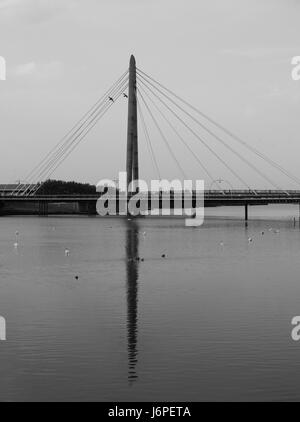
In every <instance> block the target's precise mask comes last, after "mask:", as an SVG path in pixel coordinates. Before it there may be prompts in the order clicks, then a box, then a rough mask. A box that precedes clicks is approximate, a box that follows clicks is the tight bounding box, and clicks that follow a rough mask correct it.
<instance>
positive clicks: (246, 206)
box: [245, 204, 249, 223]
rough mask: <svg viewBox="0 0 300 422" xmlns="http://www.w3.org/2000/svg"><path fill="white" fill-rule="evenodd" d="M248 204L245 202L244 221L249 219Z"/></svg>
mask: <svg viewBox="0 0 300 422" xmlns="http://www.w3.org/2000/svg"><path fill="white" fill-rule="evenodd" d="M248 211H249V210H248V204H245V222H246V223H247V222H248V220H249V213H248Z"/></svg>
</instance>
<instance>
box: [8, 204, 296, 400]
mask: <svg viewBox="0 0 300 422" xmlns="http://www.w3.org/2000/svg"><path fill="white" fill-rule="evenodd" d="M223 211H224V210H223ZM223 211H222V209H218V210H210V211H208V213H207V214H209V218H207V219H206V221H205V224H204V226H203V227H200V228H186V227H185V226H184V221H183V220H180V219H138V220H134V221H127V219H117V218H108V219H101V218H85V217H81V218H80V217H66V218H63V217H57V218H55V217H51V218H35V217H32V218H31V217H24V218H23V217H15V218H13V217H3V218H0V274H1V278H0V315H2V316H3V317H5V318H6V321H7V341H6V342H0V373H1V377H0V400H1V401H15V400H18V401H33V400H34V401H36V400H37V401H42V400H55V401H56V400H62V401H69V400H71V401H76V400H78V401H90V400H93V401H94V400H101V401H126V400H131V401H140V400H145V401H147V400H148V401H170V400H172V401H176V400H179V401H189V400H194V401H202V400H300V343H295V342H293V341H292V339H291V330H292V326H291V319H292V317H293V316H296V315H300V230H299V225H298V220H297V224H296V226H295V225H294V222H293V218H294V217H297V219H298V207H287V208H282V207H281V208H280V207H269V208H266V207H260V208H259V209H258V208H256V209H255V210H254V209H252V208H251V209H250V217H251V216H252V218H253V220H252V221H249V224H248V227H245V224H244V222H243V221H242V220H240V219H239V216H242V215H243V209H240V210H238V209H234V210H230V209H225V214H226V217H227V218H226V219H223V218H222V219H221V218H219V217H218V216H221V215H224V213H223ZM213 215H215V217H214V216H213ZM16 231H19V236H18V237H17V238H16V236H15V232H16ZM262 232H264V235H263V234H262ZM250 237H251V238H252V239H253V241H252V242H249V238H250ZM16 241H18V243H19V246H18V247H17V248H16V247H15V246H14V243H15V242H16ZM66 249H69V250H70V254H69V256H66V254H65V250H66ZM163 254H165V255H166V258H162V255H163ZM136 257H140V258H142V259H143V261H142V260H140V261H137V260H136ZM76 277H78V280H77V279H76Z"/></svg>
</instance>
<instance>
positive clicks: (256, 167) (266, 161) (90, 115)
mask: <svg viewBox="0 0 300 422" xmlns="http://www.w3.org/2000/svg"><path fill="white" fill-rule="evenodd" d="M127 90H128V93H126V92H127ZM120 98H122V99H123V100H124V99H125V100H126V101H128V129H127V154H126V172H127V186H126V187H125V189H127V191H128V194H129V196H130V195H131V194H134V193H138V192H139V187H140V185H139V176H140V170H141V168H140V161H139V137H138V123H139V122H140V125H141V129H142V130H143V132H144V137H145V140H146V145H147V148H148V153H149V154H148V156H147V160H149V162H151V163H152V165H153V170H154V171H155V173H156V177H155V178H154V179H155V180H160V181H161V180H163V177H162V169H161V167H160V166H159V161H160V160H159V159H158V158H160V157H161V153H159V156H157V155H156V154H155V150H154V148H153V143H152V141H151V137H150V131H149V126H148V125H147V119H146V118H145V114H144V113H145V112H146V113H147V117H148V118H149V120H150V121H151V125H152V126H153V127H154V129H155V130H156V133H157V136H158V137H159V138H161V140H162V146H163V148H164V149H165V151H167V152H168V159H169V161H170V162H171V161H172V163H173V164H175V166H176V168H177V173H178V174H180V180H190V179H191V178H190V177H187V175H186V172H185V170H184V168H183V166H182V155H181V156H180V157H179V156H178V154H176V153H175V146H176V145H175V139H176V142H177V143H178V145H179V144H180V146H181V148H185V150H186V153H187V154H189V157H190V158H191V159H192V160H193V161H194V163H195V164H196V163H197V165H199V167H200V172H199V173H198V174H199V177H197V178H198V179H201V180H204V181H205V185H206V186H211V187H212V186H213V184H214V183H215V182H216V181H226V183H227V184H228V186H230V187H231V188H232V189H231V190H222V189H220V190H214V191H213V190H209V191H206V192H205V195H204V200H205V203H204V206H206V207H210V206H211V207H217V206H243V207H244V208H245V219H246V220H247V219H248V207H249V206H250V205H268V204H300V190H286V189H283V188H281V187H280V186H278V184H277V183H276V181H275V180H274V179H273V176H272V177H271V174H273V172H275V171H276V172H277V176H279V175H280V180H283V178H285V180H286V181H289V183H291V182H292V183H294V184H295V185H297V189H299V187H300V178H298V177H297V176H295V175H293V174H292V173H291V172H290V171H288V170H286V169H285V168H283V167H282V166H281V165H280V164H278V163H276V162H275V161H273V160H272V159H271V158H270V157H269V155H268V154H263V153H261V152H260V151H258V150H257V149H256V148H255V147H254V146H252V145H251V144H248V143H247V142H245V141H244V140H243V139H241V138H240V137H239V136H237V135H235V134H234V133H233V132H231V131H230V130H228V129H226V128H225V127H224V126H223V125H221V124H219V123H218V122H216V121H215V120H214V119H212V118H210V117H209V116H207V115H206V114H205V113H203V112H202V111H200V110H199V109H197V108H195V107H194V106H192V105H191V104H189V103H188V102H187V101H185V100H183V99H182V98H181V97H179V96H178V95H176V94H175V93H174V92H173V91H171V90H170V89H168V88H166V87H165V86H164V85H162V84H161V83H159V82H158V81H156V80H155V79H154V78H153V77H151V76H149V75H148V74H147V73H145V72H144V71H142V70H141V69H139V68H137V67H136V61H135V58H134V57H133V56H131V59H130V65H129V69H128V70H127V71H126V72H125V73H124V74H123V75H122V76H121V77H120V78H119V79H118V80H117V81H116V82H115V84H113V86H112V87H111V88H110V89H109V90H108V91H107V92H106V93H105V94H104V95H103V96H102V97H101V98H100V99H99V100H98V101H97V102H96V103H95V104H94V106H93V107H92V108H91V109H90V110H89V111H88V112H87V113H86V114H85V115H84V116H83V117H82V119H81V120H80V121H79V122H78V123H77V124H76V125H75V126H74V127H73V128H72V129H71V131H70V132H68V133H67V135H66V136H65V137H64V138H62V140H61V141H60V142H59V143H58V144H57V145H56V146H55V147H54V148H53V149H52V150H51V151H50V152H49V153H48V154H47V155H46V156H45V157H44V159H43V160H42V161H41V162H40V163H39V164H38V165H37V166H36V167H35V168H34V169H33V170H32V171H31V172H30V173H29V174H28V175H27V176H26V177H25V179H24V180H26V183H20V184H19V185H17V186H16V187H15V189H14V190H13V192H11V193H10V194H9V195H5V196H3V197H0V214H2V215H3V214H6V213H13V210H14V209H17V210H18V213H22V212H24V213H33V214H39V215H48V214H49V212H50V213H51V211H49V207H50V205H51V204H66V203H69V204H70V203H74V204H76V210H77V212H78V213H83V214H95V213H96V201H97V199H98V197H99V195H72V196H69V195H62V196H58V195H39V192H40V193H42V191H40V189H41V188H42V187H43V184H44V181H45V180H48V179H49V178H50V177H51V175H52V174H53V173H54V172H55V171H56V169H58V168H59V167H60V166H61V165H62V163H63V162H64V161H65V160H66V159H67V158H68V156H69V155H70V154H71V153H72V151H73V150H74V149H75V148H77V147H78V145H79V144H80V143H81V142H82V141H83V139H85V138H86V136H87V135H88V134H89V133H90V131H91V130H92V129H93V128H94V127H95V126H96V124H97V123H98V122H99V121H100V120H101V119H102V118H103V116H104V115H105V114H106V113H107V112H108V110H109V109H110V108H111V107H112V106H113V105H114V104H115V103H116V102H117V101H118V100H119V99H120ZM138 117H139V119H138ZM171 118H172V119H173V120H174V121H175V123H174V122H173V121H171ZM162 123H164V124H165V125H166V126H167V129H168V131H169V136H170V133H171V136H172V141H173V143H172V144H170V142H169V138H168V136H167V135H166V133H167V132H166V130H163V129H162ZM183 132H184V133H183ZM191 140H193V142H194V141H195V140H196V142H197V144H198V145H199V146H201V148H202V151H201V153H200V154H199V153H198V152H197V151H196V149H195V147H194V146H193V145H192V142H191ZM217 147H218V148H217ZM224 152H226V154H230V157H231V158H230V160H231V161H230V162H227V160H225V158H224V157H225V155H224ZM204 153H205V154H206V155H204ZM208 157H209V158H210V159H213V160H214V161H215V164H216V163H217V164H218V165H220V166H221V168H222V169H221V173H220V174H221V176H222V177H221V178H220V177H215V175H213V174H212V171H211V168H210V165H209V164H208V162H207V159H208ZM254 158H255V160H256V161H255V162H254ZM234 160H237V164H238V167H237V168H238V170H235V169H234V166H233V162H234ZM228 161H229V160H228ZM215 164H214V165H215ZM245 169H247V172H249V171H252V172H253V176H255V180H256V179H257V178H259V183H262V182H263V183H264V185H267V186H266V187H267V188H266V189H264V190H261V189H255V188H254V187H253V186H250V185H251V183H249V181H247V180H246V178H245V175H244V174H243V171H244V170H245ZM267 169H269V170H270V172H269V171H268V170H267ZM163 170H164V169H163ZM271 170H272V171H271ZM237 184H238V186H241V188H239V189H235V187H236V186H237ZM182 186H183V184H182ZM185 199H187V198H185ZM190 199H191V200H192V201H194V202H193V205H196V204H195V200H196V198H195V196H192V197H191V198H190ZM116 200H117V202H118V208H120V201H119V199H118V198H117V199H116ZM149 201H150V199H149V197H143V198H142V199H141V202H142V203H143V202H144V205H145V203H146V204H147V205H145V208H146V209H151V203H150V202H149ZM172 201H173V202H172ZM175 202H176V201H174V199H173V198H172V199H171V205H170V207H171V209H174V208H176V207H177V206H178V203H177V204H175ZM179 204H181V205H182V202H181V203H180V200H179ZM126 206H127V204H126ZM164 206H165V204H164V202H163V200H160V199H159V204H158V208H159V209H160V210H162V209H163V208H164ZM50 208H51V207H50ZM26 209H27V212H26ZM126 210H127V208H126Z"/></svg>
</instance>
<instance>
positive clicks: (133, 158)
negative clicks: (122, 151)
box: [126, 56, 139, 192]
mask: <svg viewBox="0 0 300 422" xmlns="http://www.w3.org/2000/svg"><path fill="white" fill-rule="evenodd" d="M136 94H137V89H136V62H135V58H134V56H131V57H130V65H129V93H128V130H127V163H126V170H127V190H128V189H129V186H130V184H131V183H132V182H133V181H137V180H138V179H139V158H138V127H137V97H136ZM137 188H138V186H137V183H133V189H132V191H133V192H136V191H137Z"/></svg>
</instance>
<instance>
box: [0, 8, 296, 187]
mask: <svg viewBox="0 0 300 422" xmlns="http://www.w3.org/2000/svg"><path fill="white" fill-rule="evenodd" d="M299 15H300V2H299V1H298V0H151V1H146V0H0V56H3V57H5V59H6V63H7V80H6V81H0V136H1V138H0V139H1V167H0V181H1V183H10V182H14V181H16V180H20V179H21V180H24V179H25V178H26V175H27V174H28V173H29V172H30V171H31V170H32V168H34V167H35V165H36V164H37V163H38V162H39V161H40V160H41V159H42V158H43V157H44V156H45V154H47V153H48V151H49V150H51V149H52V148H53V146H55V145H56V143H57V142H58V141H59V140H60V139H61V138H62V136H64V135H65V134H66V133H67V132H68V131H69V129H70V128H71V127H72V126H73V124H74V123H75V122H76V121H77V120H78V119H79V118H80V117H81V116H82V115H83V114H84V113H85V112H86V111H87V110H88V109H89V107H90V106H91V105H92V104H94V103H95V101H96V100H97V99H98V98H99V97H101V96H102V94H103V93H104V92H105V91H106V90H107V89H108V88H109V87H110V86H111V85H112V84H113V83H114V82H115V81H116V80H117V79H118V78H119V76H120V75H121V74H122V73H123V72H124V71H125V70H126V69H127V68H128V62H129V58H130V55H131V54H134V55H135V57H136V60H137V65H138V67H139V68H140V69H142V70H143V71H145V72H146V73H148V74H150V75H151V76H153V77H154V78H155V79H157V80H158V81H160V82H162V83H163V84H164V85H166V86H167V87H169V88H170V89H172V90H173V91H175V92H176V93H178V94H179V95H180V96H181V97H183V98H185V99H186V100H187V101H188V102H190V103H191V104H193V105H194V106H195V107H197V108H199V109H200V110H202V111H203V112H205V113H207V114H208V115H210V116H211V117H213V118H215V119H216V120H217V121H218V122H220V123H222V124H223V125H224V126H226V127H228V128H229V129H231V130H232V131H234V132H235V133H237V134H238V135H239V136H240V137H241V138H243V139H244V140H245V141H246V142H247V143H249V144H250V145H252V146H254V147H255V148H257V149H259V150H260V151H261V152H263V153H264V154H266V155H268V156H270V157H271V158H272V159H273V160H275V161H277V162H279V163H280V164H281V165H282V166H283V167H284V168H286V169H288V170H289V171H291V172H292V173H293V174H295V175H296V176H297V177H299V179H300V167H299V164H298V160H299V158H298V157H299V156H300V144H299V136H300V121H299V107H300V81H299V82H296V81H293V80H292V78H291V71H292V66H291V60H292V57H293V56H300V45H299V39H300V26H299ZM149 119H150V117H149ZM148 123H149V133H150V136H151V140H152V142H153V148H154V149H155V152H156V154H157V159H158V161H159V166H160V168H161V175H162V177H165V178H169V179H172V178H176V177H180V173H179V172H178V169H177V167H176V165H175V164H174V163H173V160H172V159H171V157H170V154H169V151H168V149H167V148H166V146H165V145H164V143H163V142H162V139H160V135H159V133H158V132H157V131H155V127H151V121H150V120H149V122H148ZM126 125H127V103H126V99H125V98H122V99H120V101H119V102H118V103H117V104H115V105H114V106H113V107H112V108H111V110H110V111H109V113H108V114H107V115H106V116H105V118H104V119H103V120H101V122H99V124H98V125H97V127H96V128H95V129H94V130H93V131H92V132H91V133H90V134H89V136H88V137H87V138H86V139H85V140H84V142H83V143H82V144H81V145H80V146H79V147H78V149H76V151H74V153H73V154H72V155H71V156H70V157H69V158H68V159H67V160H66V161H65V162H64V164H63V166H62V167H61V168H59V169H58V170H57V171H56V172H55V174H54V175H53V176H52V177H55V178H62V179H65V180H76V181H82V182H91V183H97V182H98V181H99V180H100V179H106V178H112V179H114V178H116V177H117V175H118V173H119V171H124V170H125V159H126V130H127V129H126ZM150 129H151V130H150ZM139 132H140V138H139V148H140V169H141V177H142V178H144V179H146V180H149V179H150V178H155V177H156V175H155V172H154V169H153V167H152V165H151V160H150V158H149V152H148V150H147V146H146V140H145V138H144V136H143V133H142V130H141V128H140V131H139ZM182 134H184V135H183V136H184V137H185V139H186V142H188V143H189V145H190V146H191V148H192V149H193V150H195V153H197V155H198V156H199V157H200V158H201V160H203V162H204V164H205V165H206V166H208V168H209V170H210V173H211V174H212V175H213V177H212V180H214V179H220V180H224V182H222V183H224V184H226V183H227V184H228V186H229V185H231V186H234V187H240V181H239V180H237V178H235V177H234V175H233V174H232V173H231V172H230V171H229V170H228V168H226V167H224V166H223V165H222V164H221V162H220V161H218V160H217V159H215V158H216V157H214V156H211V154H210V153H209V151H208V150H207V149H206V148H205V147H203V145H201V144H200V143H199V142H198V141H197V140H195V139H192V136H191V134H190V133H186V132H185V133H184V131H183V132H182ZM169 138H170V139H169V141H170V143H171V145H172V150H173V152H174V154H176V155H177V156H178V158H179V160H180V163H181V165H182V167H183V168H184V169H185V171H186V175H187V176H188V177H189V178H192V179H194V178H198V179H199V178H205V177H206V176H205V175H204V174H203V171H202V169H201V168H200V167H199V165H198V162H197V161H195V160H194V158H193V156H192V155H189V153H188V151H187V150H183V149H182V148H181V147H182V146H180V145H179V144H178V142H177V141H175V140H174V137H172V136H171V135H170V134H169ZM208 142H210V145H211V146H212V148H214V149H215V151H217V153H218V155H220V156H221V157H222V158H223V159H224V160H225V161H226V163H227V164H228V166H229V167H232V168H234V171H235V172H237V173H238V174H241V175H243V179H246V180H247V183H248V184H249V185H251V187H252V186H253V187H261V188H264V187H269V186H268V184H267V182H266V181H265V180H263V179H261V178H260V176H259V175H257V173H255V172H254V173H253V171H252V169H251V168H248V167H247V166H246V165H245V163H244V162H242V161H239V160H238V159H237V158H236V157H234V156H233V157H232V156H231V154H230V153H228V151H226V150H224V149H222V147H221V146H220V145H218V144H217V143H216V142H215V140H212V139H208ZM230 142H231V145H232V147H234V148H235V147H237V145H236V144H235V143H234V141H232V140H230ZM240 153H241V154H243V156H245V157H246V158H247V159H249V160H250V161H251V162H252V161H253V163H255V166H257V167H259V168H260V169H261V170H262V171H264V172H265V173H267V174H268V175H269V176H270V178H271V179H272V181H275V183H276V184H278V185H279V186H280V187H281V186H282V187H285V188H299V187H300V186H297V185H295V184H290V182H289V180H288V179H284V178H283V177H282V175H281V174H280V173H279V172H276V171H274V170H273V169H272V168H269V167H268V166H267V165H266V163H265V162H263V161H258V160H257V159H256V158H255V157H253V156H250V155H249V153H248V152H247V151H246V150H242V149H241V150H240ZM212 180H210V181H209V180H207V181H206V183H212Z"/></svg>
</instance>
